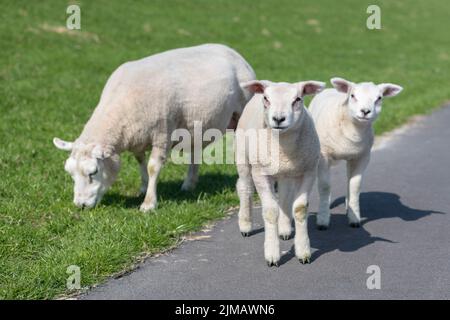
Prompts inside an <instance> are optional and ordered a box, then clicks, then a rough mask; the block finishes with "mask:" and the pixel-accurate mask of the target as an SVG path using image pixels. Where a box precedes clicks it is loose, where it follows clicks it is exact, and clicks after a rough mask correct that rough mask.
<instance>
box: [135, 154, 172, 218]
mask: <svg viewBox="0 0 450 320" xmlns="http://www.w3.org/2000/svg"><path fill="white" fill-rule="evenodd" d="M166 157H167V151H166V150H165V149H162V148H158V147H154V148H153V149H152V152H151V154H150V158H149V160H148V164H147V173H148V177H149V178H148V187H147V193H146V194H145V199H144V202H143V203H142V204H141V207H140V210H141V211H143V212H147V211H150V210H154V209H156V205H157V195H156V185H157V182H158V176H159V173H160V171H161V168H162V166H163V165H164V162H165V161H166Z"/></svg>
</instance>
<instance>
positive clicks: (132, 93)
mask: <svg viewBox="0 0 450 320" xmlns="http://www.w3.org/2000/svg"><path fill="white" fill-rule="evenodd" d="M254 78H255V74H254V72H253V70H252V68H251V67H250V65H249V64H248V63H247V62H246V61H245V60H244V58H242V57H241V56H240V55H239V54H238V53H237V52H236V51H234V50H232V49H230V48H228V47H226V46H223V45H217V44H206V45H201V46H197V47H191V48H182V49H175V50H170V51H167V52H163V53H160V54H156V55H153V56H150V57H147V58H144V59H141V60H137V61H132V62H127V63H125V64H123V65H121V66H120V67H119V68H118V69H117V70H116V71H114V73H113V74H112V75H111V77H110V78H109V79H108V82H107V83H106V86H105V88H104V90H103V93H102V95H101V98H100V102H99V104H98V106H97V107H96V109H95V110H94V113H93V114H92V116H91V118H90V119H89V121H88V122H87V124H86V125H85V127H84V129H83V132H82V133H81V135H80V136H79V137H78V139H77V140H76V141H75V142H73V143H72V142H65V141H62V140H60V139H58V138H55V139H54V144H55V146H56V147H57V148H59V149H62V150H66V151H69V150H71V155H70V157H69V159H68V160H67V163H66V169H67V171H68V172H69V173H70V174H71V176H72V177H73V179H74V181H75V187H74V190H75V194H74V202H75V204H76V205H77V206H82V207H93V206H94V205H95V204H97V203H98V202H99V201H100V199H101V197H102V195H103V194H104V193H105V191H106V190H107V188H108V187H109V186H110V185H111V184H112V183H113V181H114V179H115V178H116V176H117V172H118V170H119V155H120V153H122V152H123V151H131V152H133V153H134V154H135V156H136V159H137V160H138V162H139V165H140V170H141V176H142V186H141V191H142V192H145V191H146V197H145V200H144V202H143V204H142V205H141V209H142V211H148V210H151V209H154V208H155V207H156V203H157V201H156V200H157V194H156V182H157V178H158V175H159V172H160V170H161V168H162V166H163V164H164V162H165V160H166V158H167V156H168V153H169V151H170V148H171V146H172V142H171V141H170V137H171V134H172V132H173V131H174V130H175V129H178V128H184V129H187V130H189V131H190V133H191V135H192V136H193V128H194V121H201V123H202V128H203V130H207V129H210V128H216V129H219V130H220V131H221V132H225V129H226V128H227V126H228V125H229V124H232V123H233V122H236V119H238V118H239V116H240V114H241V112H242V110H243V108H244V106H245V104H246V103H247V102H248V100H249V99H250V97H251V95H250V94H249V93H248V92H245V91H243V90H242V89H241V87H240V86H239V83H240V82H243V81H250V80H253V79H254ZM150 148H152V152H151V156H150V160H149V162H148V164H147V166H146V165H145V152H146V151H148V150H150ZM197 172H198V168H197V165H191V167H190V168H189V172H188V175H187V177H186V180H185V182H184V183H183V189H192V188H194V187H195V183H196V181H197ZM89 175H90V176H89Z"/></svg>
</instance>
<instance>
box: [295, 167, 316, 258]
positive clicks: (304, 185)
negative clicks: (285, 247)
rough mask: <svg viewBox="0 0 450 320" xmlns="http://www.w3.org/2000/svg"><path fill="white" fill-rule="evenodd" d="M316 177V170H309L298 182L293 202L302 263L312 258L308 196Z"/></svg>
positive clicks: (298, 254) (297, 240) (298, 252)
mask: <svg viewBox="0 0 450 320" xmlns="http://www.w3.org/2000/svg"><path fill="white" fill-rule="evenodd" d="M315 178H316V172H315V171H314V172H308V173H305V175H304V176H303V180H302V181H301V182H299V183H298V188H295V190H298V194H297V195H298V196H297V198H296V199H295V201H294V204H293V213H294V220H295V238H294V245H295V256H296V257H297V258H298V260H299V261H300V263H302V264H305V263H309V262H310V260H311V247H310V244H309V236H308V198H309V194H310V193H311V188H312V186H313V184H314V181H315Z"/></svg>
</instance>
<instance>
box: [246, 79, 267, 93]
mask: <svg viewBox="0 0 450 320" xmlns="http://www.w3.org/2000/svg"><path fill="white" fill-rule="evenodd" d="M269 84H270V81H267V80H252V81H248V82H242V83H240V86H241V88H242V89H246V90H248V91H250V92H251V93H263V92H264V90H265V89H266V88H267V86H268V85H269Z"/></svg>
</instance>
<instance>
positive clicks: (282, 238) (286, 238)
mask: <svg viewBox="0 0 450 320" xmlns="http://www.w3.org/2000/svg"><path fill="white" fill-rule="evenodd" d="M290 238H291V236H290V235H282V236H280V239H281V240H284V241H286V240H289V239H290Z"/></svg>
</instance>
